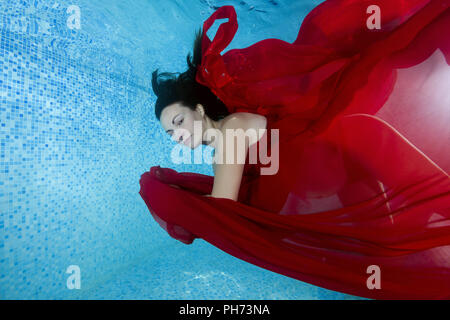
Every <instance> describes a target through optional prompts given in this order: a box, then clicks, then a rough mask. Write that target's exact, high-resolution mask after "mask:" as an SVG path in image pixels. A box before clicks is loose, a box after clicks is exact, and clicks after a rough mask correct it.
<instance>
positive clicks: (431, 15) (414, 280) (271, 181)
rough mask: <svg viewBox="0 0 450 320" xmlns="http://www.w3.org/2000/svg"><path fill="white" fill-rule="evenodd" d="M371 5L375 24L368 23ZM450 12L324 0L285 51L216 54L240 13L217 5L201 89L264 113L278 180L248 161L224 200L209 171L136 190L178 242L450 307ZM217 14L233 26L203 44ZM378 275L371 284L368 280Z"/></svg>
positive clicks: (438, 7)
mask: <svg viewBox="0 0 450 320" xmlns="http://www.w3.org/2000/svg"><path fill="white" fill-rule="evenodd" d="M373 4H376V5H378V6H379V8H380V12H381V29H373V30H371V29H369V28H368V27H367V25H366V20H367V19H368V17H369V16H370V14H367V13H366V10H367V7H369V6H370V5H373ZM449 8H450V1H448V0H436V1H430V0H375V1H374V0H369V1H364V0H358V1H356V0H329V1H325V2H324V3H322V4H320V5H319V6H318V7H316V8H315V9H314V10H313V11H312V12H311V13H310V14H309V15H308V16H307V17H306V18H305V20H304V21H303V23H302V26H301V28H300V31H299V33H298V37H297V39H296V40H295V41H294V42H293V43H287V42H284V41H282V40H278V39H266V40H263V41H260V42H258V43H256V44H254V45H252V46H250V47H248V48H244V49H233V50H229V51H228V52H226V53H224V54H223V55H221V54H220V53H221V52H222V51H223V50H224V49H225V48H226V47H227V45H228V44H229V42H230V41H231V40H232V38H233V36H234V34H235V33H236V30H237V19H236V13H235V11H234V8H233V7H232V6H223V7H221V8H219V9H218V10H217V11H215V12H214V13H213V14H212V16H211V17H210V18H209V19H207V20H206V21H205V22H204V25H203V28H204V31H205V36H204V38H203V40H202V64H201V66H199V68H198V73H197V81H198V82H200V83H202V84H204V85H206V86H208V87H209V88H211V90H212V91H213V92H214V93H215V94H216V95H217V96H218V97H219V98H220V99H221V100H222V101H223V102H224V103H225V104H226V105H227V107H228V108H229V111H230V112H239V111H241V112H242V111H244V112H253V113H259V114H264V115H266V116H267V118H268V128H269V129H279V142H278V143H276V142H275V143H276V144H277V147H278V150H279V165H278V171H277V173H276V174H273V175H262V174H261V171H260V169H261V168H263V167H269V165H263V164H261V163H258V164H249V163H247V164H246V165H245V170H244V175H243V179H242V183H241V188H240V191H239V198H238V201H233V200H230V199H225V198H211V197H204V196H202V195H203V194H209V193H211V190H212V185H213V179H214V178H213V177H212V176H207V175H202V174H197V173H189V172H177V171H175V170H173V169H170V168H161V167H160V166H155V167H152V168H151V169H150V171H149V172H146V173H144V174H143V175H142V177H141V180H140V186H141V189H140V195H141V196H142V198H143V199H144V201H145V203H146V204H147V206H148V208H149V209H150V212H151V214H152V215H153V217H154V218H155V220H156V221H157V222H158V223H159V224H160V225H161V226H162V227H163V228H164V229H165V230H167V232H168V233H169V235H170V236H172V237H173V238H175V239H178V240H180V241H182V242H184V243H186V244H190V243H192V242H193V240H194V239H195V238H201V239H204V240H205V241H208V242H209V243H211V244H213V245H214V246H216V247H218V248H220V249H222V250H223V251H225V252H227V253H229V254H231V255H233V256H235V257H238V258H240V259H242V260H245V261H247V262H249V263H253V264H255V265H258V266H260V267H263V268H266V269H268V270H271V271H274V272H278V273H280V274H283V275H286V276H289V277H292V278H295V279H299V280H301V281H305V282H308V283H311V284H314V285H317V286H321V287H324V288H327V289H332V290H336V291H341V292H345V293H349V294H354V295H358V296H363V297H368V298H382V299H400V298H405V299H418V298H426V299H428V298H431V299H440V298H447V299H448V298H450V177H449V172H450V148H449V146H450V125H449V123H450V90H449V89H450V66H449V65H450V37H449V36H448V30H450V9H449ZM221 18H228V19H229V21H228V22H226V23H222V24H221V25H220V27H219V29H218V31H217V33H216V35H215V37H214V39H213V41H211V40H210V39H209V38H208V36H207V35H206V31H207V30H208V29H209V27H210V26H211V25H212V24H213V22H214V21H215V19H221ZM269 135H270V132H269V131H268V132H267V133H266V137H269ZM268 140H269V142H270V139H268ZM259 146H260V144H259V143H258V144H257V145H256V144H255V145H253V146H252V147H259ZM247 160H248V159H247ZM171 184H174V185H178V186H179V188H176V187H174V186H171ZM371 266H376V267H379V273H377V275H379V278H378V279H379V284H380V285H381V288H379V289H377V288H372V287H371V286H370V285H368V282H370V283H375V282H371V281H373V279H372V278H371V279H369V277H371V275H372V274H373V271H370V270H371V268H372V267H371ZM368 279H369V280H368ZM369 287H370V288H372V289H370V288H369Z"/></svg>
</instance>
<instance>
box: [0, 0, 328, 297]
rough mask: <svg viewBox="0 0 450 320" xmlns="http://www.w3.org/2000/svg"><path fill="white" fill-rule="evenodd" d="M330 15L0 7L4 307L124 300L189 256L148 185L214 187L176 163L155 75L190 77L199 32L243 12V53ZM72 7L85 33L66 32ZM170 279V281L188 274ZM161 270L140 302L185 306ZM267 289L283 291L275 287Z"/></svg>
mask: <svg viewBox="0 0 450 320" xmlns="http://www.w3.org/2000/svg"><path fill="white" fill-rule="evenodd" d="M319 2H320V1H308V2H302V3H299V2H297V3H292V2H290V1H287V0H286V1H283V2H280V1H252V2H250V1H247V2H245V1H205V0H198V1H181V0H180V1H153V0H152V1H143V0H140V1H120V0H115V1H112V0H109V1H106V0H101V1H100V0H98V1H94V0H89V1H87V0H84V1H76V2H70V1H66V0H63V1H61V0H57V1H56V0H55V1H50V0H48V1H44V0H33V1H31V0H29V1H23V0H22V1H18V0H2V1H1V2H0V37H1V38H0V143H1V154H0V299H73V298H90V297H95V298H101V297H102V296H103V297H105V295H106V293H105V295H102V293H101V292H103V291H104V292H108V293H107V297H108V298H114V297H116V298H120V297H123V296H121V295H115V296H114V292H115V291H111V290H108V289H105V283H106V284H107V283H108V281H109V280H111V279H120V277H121V276H120V275H121V274H123V272H125V271H126V272H129V270H132V269H130V268H131V266H136V265H142V264H143V263H144V264H145V263H146V262H147V261H160V260H164V257H165V252H167V250H169V251H170V250H172V249H171V248H176V250H177V251H175V252H188V251H184V250H192V249H187V246H185V245H184V244H180V243H177V242H176V241H175V240H173V239H172V238H170V237H169V236H168V235H167V234H166V233H165V231H163V230H162V229H161V228H160V227H159V225H158V224H157V223H156V222H155V221H154V220H153V219H152V218H151V215H150V214H149V213H148V209H147V207H146V206H145V204H144V202H143V200H142V199H141V197H140V196H139V194H138V191H139V178H140V175H141V174H142V173H143V172H145V171H147V170H149V168H150V167H151V166H153V165H161V166H163V167H172V168H174V169H176V170H179V171H192V172H200V173H205V174H212V170H211V168H210V167H209V166H207V165H200V166H199V165H191V166H189V165H176V164H172V163H171V162H170V158H169V155H170V150H171V148H172V147H173V146H174V144H173V143H172V142H171V141H170V139H169V137H168V135H166V134H165V133H164V132H163V130H162V129H161V128H160V126H159V123H158V122H157V120H156V119H155V117H154V112H153V103H154V99H155V97H154V96H153V93H152V91H151V85H150V75H151V72H152V71H153V70H154V69H156V68H160V70H163V71H172V72H174V71H184V70H185V68H186V64H185V59H186V55H187V53H188V52H189V51H190V50H191V49H192V48H191V46H192V41H193V35H194V30H195V29H196V28H198V27H200V26H201V25H202V23H203V21H204V20H205V19H206V18H208V17H209V15H210V14H211V13H212V12H214V10H215V9H216V8H217V7H218V6H221V5H225V4H233V5H234V6H235V8H236V10H237V13H238V22H239V28H240V29H239V31H238V33H237V35H236V38H235V40H233V42H232V43H231V45H230V47H229V48H228V49H232V48H238V47H246V46H249V45H251V44H253V43H255V42H256V41H259V40H262V39H265V38H270V37H276V38H279V39H283V40H285V41H289V42H292V41H293V40H295V38H296V36H297V32H298V29H299V27H300V23H301V20H302V18H303V17H304V16H305V15H306V13H307V12H309V11H310V10H311V9H312V8H313V7H314V6H315V5H317V4H318V3H319ZM72 5H75V6H77V7H78V8H79V9H80V25H79V28H77V27H75V28H73V27H74V25H73V24H71V22H70V21H69V19H70V16H71V15H72V14H73V11H70V10H69V12H68V8H69V7H70V6H72ZM72 22H73V21H72ZM69 26H70V27H69ZM212 30H213V31H212V32H215V31H214V28H212ZM215 30H217V26H216V27H215ZM210 32H211V31H210ZM206 245H207V244H206ZM184 248H186V249H184ZM210 249H212V248H210ZM174 250H175V249H174ZM180 250H181V251H180ZM212 250H213V251H212V253H208V255H209V254H212V255H213V254H217V250H216V251H214V249H212ZM214 252H216V253H214ZM183 259H192V260H191V262H194V261H195V259H196V258H195V256H188V257H186V254H185V255H184V256H183ZM213 259H214V258H213ZM234 263H235V262H234ZM242 263H243V262H242ZM243 264H246V263H243ZM70 265H77V266H79V267H80V270H81V279H82V287H81V290H69V289H68V287H67V278H68V276H69V275H68V274H67V273H66V270H67V268H68V267H69V266H70ZM193 265H195V263H193ZM171 266H172V267H171V268H172V269H169V270H167V271H165V274H166V276H167V280H166V281H170V279H171V277H170V276H168V275H169V274H176V273H177V272H178V273H180V272H181V271H180V270H177V268H182V263H180V262H174V263H173V264H171ZM247 267H248V266H247ZM152 268H153V270H154V271H158V272H152V271H151V270H152ZM202 268H205V266H203V267H202ZM255 268H256V267H255ZM157 269H158V264H150V267H149V265H148V264H145V267H144V268H143V269H142V268H141V269H139V270H145V273H146V280H147V281H150V282H149V284H148V286H147V287H148V290H149V291H148V292H147V294H146V293H145V292H142V296H141V297H144V298H152V297H157V298H168V297H176V296H177V292H176V291H173V292H169V289H164V290H165V291H164V290H163V291H161V290H160V289H158V287H157V283H159V282H158V281H156V280H155V281H153V280H152V276H154V274H158V275H159V276H158V277H160V276H161V270H157ZM225 269H226V268H225ZM191 271H192V272H195V270H191ZM141 272H142V271H141ZM147 272H148V275H147ZM217 272H218V274H221V273H220V271H217ZM243 272H248V271H243ZM267 274H271V275H273V274H272V273H269V272H267ZM127 277H128V279H129V278H130V276H129V275H128V276H127ZM140 277H141V278H134V280H135V281H137V282H139V281H140V280H142V277H143V275H141V276H140ZM159 279H160V278H159ZM174 281H177V280H176V279H174ZM237 281H244V280H243V279H242V280H239V279H238V280H237ZM113 282H114V281H113ZM115 283H117V282H115ZM152 283H153V287H152ZM290 283H291V284H292V285H293V286H295V285H296V284H298V283H299V282H297V281H294V280H293V281H292V282H290ZM259 284H260V285H261V286H262V287H261V289H260V291H261V292H264V290H266V291H270V290H271V289H272V284H271V280H269V281H268V282H267V283H264V282H263V281H259ZM99 286H100V287H101V288H102V290H103V291H98V292H97V293H95V292H96V289H95V288H97V287H99ZM171 287H173V288H174V286H171V285H170V282H169V283H167V282H166V283H165V287H164V288H171ZM302 288H303V287H302ZM122 289H123V288H122ZM252 289H254V288H253V287H252V286H250V287H249V289H248V290H249V291H250V290H252ZM303 289H304V288H303ZM117 290H118V291H121V289H120V288H117V286H116V291H117ZM174 290H175V289H174ZM179 290H184V289H183V288H182V289H179ZM314 290H317V288H315V289H314ZM122 291H123V290H122ZM166 291H167V293H164V292H166ZM192 291H194V292H199V293H200V294H201V295H200V296H201V297H204V296H205V295H206V296H207V292H209V289H208V288H206V287H205V285H204V283H203V284H202V283H200V284H199V285H198V287H197V288H196V289H195V290H192ZM149 292H158V295H157V296H155V295H152V294H150V293H149ZM202 292H203V293H202ZM219 292H220V290H219ZM314 292H316V291H314ZM216 293H217V292H216ZM183 294H184V295H178V296H183V297H186V296H185V294H186V292H185V291H183ZM239 294H240V297H245V291H243V292H239ZM227 297H228V296H227ZM268 297H270V295H268ZM133 298H135V296H133ZM187 298H189V296H187ZM214 298H217V296H214ZM293 298H301V297H298V296H297V297H293Z"/></svg>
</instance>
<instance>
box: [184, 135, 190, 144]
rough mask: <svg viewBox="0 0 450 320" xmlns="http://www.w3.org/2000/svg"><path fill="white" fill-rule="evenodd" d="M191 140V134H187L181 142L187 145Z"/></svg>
mask: <svg viewBox="0 0 450 320" xmlns="http://www.w3.org/2000/svg"><path fill="white" fill-rule="evenodd" d="M190 142H191V136H189V137H188V138H187V139H186V140H184V139H183V144H184V145H186V146H188V144H189V143H190Z"/></svg>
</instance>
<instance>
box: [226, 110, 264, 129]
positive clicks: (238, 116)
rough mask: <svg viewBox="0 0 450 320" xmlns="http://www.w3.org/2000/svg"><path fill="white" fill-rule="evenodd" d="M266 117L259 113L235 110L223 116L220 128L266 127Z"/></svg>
mask: <svg viewBox="0 0 450 320" xmlns="http://www.w3.org/2000/svg"><path fill="white" fill-rule="evenodd" d="M266 127H267V118H266V117H265V116H263V115H261V114H256V113H250V112H235V113H232V114H230V115H228V116H227V117H225V119H224V121H223V125H222V129H243V130H247V129H250V128H252V129H266Z"/></svg>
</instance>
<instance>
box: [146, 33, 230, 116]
mask: <svg viewBox="0 0 450 320" xmlns="http://www.w3.org/2000/svg"><path fill="white" fill-rule="evenodd" d="M202 38H203V31H202V30H201V29H199V30H198V31H196V33H195V40H194V50H193V57H192V58H191V54H190V53H188V55H187V64H188V69H187V70H186V71H185V72H183V73H179V72H177V73H170V72H162V73H159V74H158V69H156V70H155V71H153V73H152V87H153V92H154V93H155V95H156V96H157V99H156V103H155V115H156V118H157V119H158V120H160V118H161V113H162V110H163V109H164V108H165V107H167V106H168V105H170V104H173V103H176V102H178V103H181V104H183V105H184V106H186V107H189V108H190V109H192V110H195V107H196V105H197V104H198V103H200V104H202V105H203V107H204V110H205V113H206V115H207V116H208V117H210V118H211V119H212V120H214V121H218V120H220V119H222V118H224V117H225V116H227V115H229V114H230V112H229V111H228V109H227V107H226V106H225V104H224V103H223V102H222V101H221V100H219V98H218V97H217V96H216V95H215V94H214V93H212V92H211V90H210V89H209V88H208V87H206V86H204V85H202V84H200V83H198V82H197V81H195V76H196V74H197V67H198V66H199V65H200V64H201V58H202V45H201V44H202ZM176 74H179V75H178V76H176Z"/></svg>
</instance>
